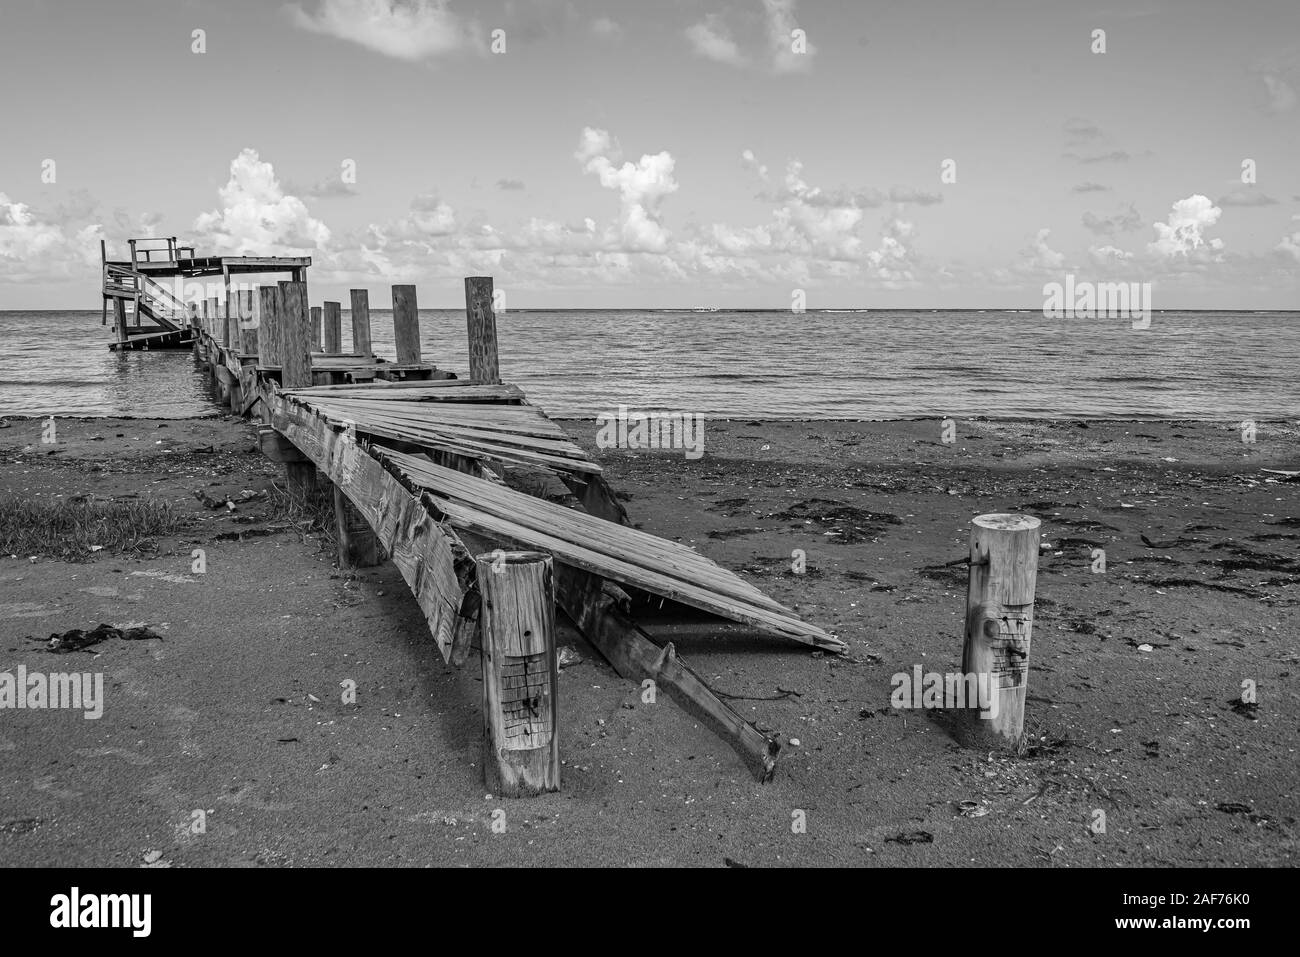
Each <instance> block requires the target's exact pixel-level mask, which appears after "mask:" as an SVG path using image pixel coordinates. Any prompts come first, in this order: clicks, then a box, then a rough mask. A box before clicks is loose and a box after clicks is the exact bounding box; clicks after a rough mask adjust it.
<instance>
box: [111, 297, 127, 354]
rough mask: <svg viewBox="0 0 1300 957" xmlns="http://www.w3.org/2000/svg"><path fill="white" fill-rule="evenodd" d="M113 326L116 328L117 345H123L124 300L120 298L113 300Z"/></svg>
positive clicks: (124, 327)
mask: <svg viewBox="0 0 1300 957" xmlns="http://www.w3.org/2000/svg"><path fill="white" fill-rule="evenodd" d="M113 325H115V326H116V327H117V341H118V343H119V344H125V343H126V340H127V334H126V300H124V299H123V298H122V297H121V296H115V297H114V298H113Z"/></svg>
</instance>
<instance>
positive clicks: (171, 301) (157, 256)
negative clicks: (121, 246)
mask: <svg viewBox="0 0 1300 957" xmlns="http://www.w3.org/2000/svg"><path fill="white" fill-rule="evenodd" d="M158 242H161V243H166V247H165V249H153V248H138V245H139V244H141V243H158ZM130 245H131V262H130V263H117V262H109V261H108V258H107V255H106V253H105V250H104V248H103V244H102V243H101V251H100V258H101V263H102V268H103V298H104V322H105V323H107V321H108V304H109V302H110V301H111V302H112V303H113V315H114V326H115V327H118V335H117V341H116V342H113V343H110V345H109V348H110V349H113V350H134V349H144V350H148V349H188V348H190V346H191V345H192V344H193V342H194V332H193V330H191V329H190V328H189V315H190V312H189V308H188V307H187V306H186V305H185V303H184V302H182V301H181V300H180V299H178V298H177V297H176V296H175V295H174V294H173V293H172V292H171V291H170V290H169V289H167V287H165V286H163V285H161V284H160V283H159V282H157V280H155V279H153V278H152V277H151V276H149V275H146V274H145V273H144V272H142V271H141V269H140V267H141V265H142V264H144V265H153V266H159V265H166V264H169V263H179V261H180V260H179V259H178V258H177V257H178V256H180V255H181V254H182V252H184V251H185V250H184V249H183V248H181V247H177V246H176V240H175V238H174V237H173V238H171V239H163V240H150V239H143V240H141V239H133V240H131V241H130ZM189 252H190V255H191V258H192V257H193V251H192V250H190V251H189ZM163 256H166V259H163V258H162V257H163ZM127 302H130V303H131V304H132V308H131V311H130V313H128V311H127V308H126V303H127ZM131 318H134V322H131V321H130V319H131Z"/></svg>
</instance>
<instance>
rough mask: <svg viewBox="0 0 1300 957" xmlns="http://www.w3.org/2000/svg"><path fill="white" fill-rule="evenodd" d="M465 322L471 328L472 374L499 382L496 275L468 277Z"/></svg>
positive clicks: (475, 378)
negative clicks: (495, 310)
mask: <svg viewBox="0 0 1300 957" xmlns="http://www.w3.org/2000/svg"><path fill="white" fill-rule="evenodd" d="M465 323H466V326H467V328H468V330H469V378H470V381H471V382H485V383H497V382H500V381H501V374H500V371H499V369H498V367H497V319H496V313H495V312H494V311H493V308H492V277H491V276H468V277H466V279H465Z"/></svg>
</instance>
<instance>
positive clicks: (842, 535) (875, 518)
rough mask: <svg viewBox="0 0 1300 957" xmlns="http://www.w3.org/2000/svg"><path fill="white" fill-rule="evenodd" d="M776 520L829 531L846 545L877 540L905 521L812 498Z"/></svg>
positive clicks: (787, 510) (886, 513)
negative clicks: (890, 528)
mask: <svg viewBox="0 0 1300 957" xmlns="http://www.w3.org/2000/svg"><path fill="white" fill-rule="evenodd" d="M774 517H776V518H779V519H781V520H782V521H786V522H789V521H800V522H803V523H805V524H809V523H811V524H816V525H821V526H823V527H825V528H828V529H829V531H828V533H827V534H829V535H833V536H835V537H836V540H837V541H838V542H839V543H841V544H844V545H852V544H854V543H856V542H861V541H865V540H867V539H871V538H875V537H876V536H878V535H880V534H881V533H883V532H884V531H885V530H886V529H887V528H888V527H889V526H890V525H902V524H903V520H902V519H901V518H899V517H898V516H897V515H890V514H889V513H888V512H872V511H869V510H867V509H865V508H858V507H857V506H854V505H847V504H845V503H844V502H834V501H831V500H830V499H824V498H810V499H806V500H805V501H802V502H797V503H795V504H794V505H792V506H790V507H789V508H788V509H786V510H785V511H784V512H779V513H777V514H776V515H775V516H774Z"/></svg>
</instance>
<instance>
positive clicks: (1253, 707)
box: [1228, 698, 1259, 721]
mask: <svg viewBox="0 0 1300 957" xmlns="http://www.w3.org/2000/svg"><path fill="white" fill-rule="evenodd" d="M1228 705H1229V707H1231V708H1232V711H1233V713H1234V714H1239V715H1241V716H1242V717H1243V718H1249V719H1250V720H1251V721H1258V720H1259V715H1258V714H1257V712H1258V711H1259V703H1258V702H1255V701H1242V700H1241V699H1240V698H1229V699H1228Z"/></svg>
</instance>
